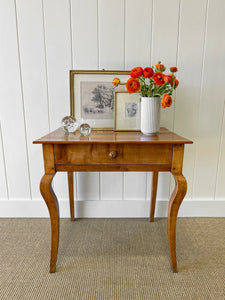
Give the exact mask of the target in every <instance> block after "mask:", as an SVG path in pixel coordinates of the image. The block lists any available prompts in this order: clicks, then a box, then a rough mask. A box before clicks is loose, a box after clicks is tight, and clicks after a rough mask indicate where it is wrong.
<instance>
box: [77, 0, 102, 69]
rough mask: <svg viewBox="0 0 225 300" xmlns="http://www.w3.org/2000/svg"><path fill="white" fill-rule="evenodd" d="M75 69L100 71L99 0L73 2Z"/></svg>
mask: <svg viewBox="0 0 225 300" xmlns="http://www.w3.org/2000/svg"><path fill="white" fill-rule="evenodd" d="M71 24H72V49H73V63H74V65H73V68H74V69H76V70H84V69H85V70H92V69H93V70H97V69H98V6H97V0H82V1H80V0H71Z"/></svg>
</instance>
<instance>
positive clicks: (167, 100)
mask: <svg viewBox="0 0 225 300" xmlns="http://www.w3.org/2000/svg"><path fill="white" fill-rule="evenodd" d="M172 102H173V100H172V97H171V96H170V95H168V94H167V93H166V94H164V95H163V98H162V102H161V106H162V108H166V107H170V106H171V105H172Z"/></svg>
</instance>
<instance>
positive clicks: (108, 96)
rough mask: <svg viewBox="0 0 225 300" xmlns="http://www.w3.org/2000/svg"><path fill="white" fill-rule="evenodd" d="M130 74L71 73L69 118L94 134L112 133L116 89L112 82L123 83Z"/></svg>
mask: <svg viewBox="0 0 225 300" xmlns="http://www.w3.org/2000/svg"><path fill="white" fill-rule="evenodd" d="M129 75H130V71H105V70H102V71H97V70H92V71H90V70H71V71H70V114H71V115H72V116H74V117H75V118H77V119H78V121H80V122H86V123H88V124H89V125H90V126H91V127H92V129H95V130H112V129H114V94H115V90H124V89H125V86H124V85H122V86H118V87H115V86H113V84H112V81H113V79H114V78H115V77H119V78H120V80H121V82H126V81H127V79H128V78H129V77H130V76H129Z"/></svg>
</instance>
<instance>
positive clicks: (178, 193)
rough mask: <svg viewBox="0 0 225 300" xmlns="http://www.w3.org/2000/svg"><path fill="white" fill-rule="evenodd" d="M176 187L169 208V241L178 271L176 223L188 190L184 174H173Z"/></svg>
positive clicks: (173, 267) (172, 259)
mask: <svg viewBox="0 0 225 300" xmlns="http://www.w3.org/2000/svg"><path fill="white" fill-rule="evenodd" d="M173 177H174V179H175V188H174V191H173V194H172V196H171V198H170V202H169V210H168V241H169V250H170V259H171V265H172V269H173V272H177V261H176V223H177V214H178V210H179V207H180V205H181V203H182V201H183V199H184V196H185V195H186V192H187V182H186V179H185V177H184V176H183V175H182V174H173Z"/></svg>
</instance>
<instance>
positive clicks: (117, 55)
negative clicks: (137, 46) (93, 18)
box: [98, 0, 124, 70]
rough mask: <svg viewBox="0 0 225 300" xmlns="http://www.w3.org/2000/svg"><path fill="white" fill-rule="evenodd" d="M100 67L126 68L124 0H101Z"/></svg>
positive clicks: (99, 8)
mask: <svg viewBox="0 0 225 300" xmlns="http://www.w3.org/2000/svg"><path fill="white" fill-rule="evenodd" d="M98 3H99V6H98V16H99V68H100V69H105V70H123V69H124V0H123V1H121V0H114V1H111V0H99V1H98Z"/></svg>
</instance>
